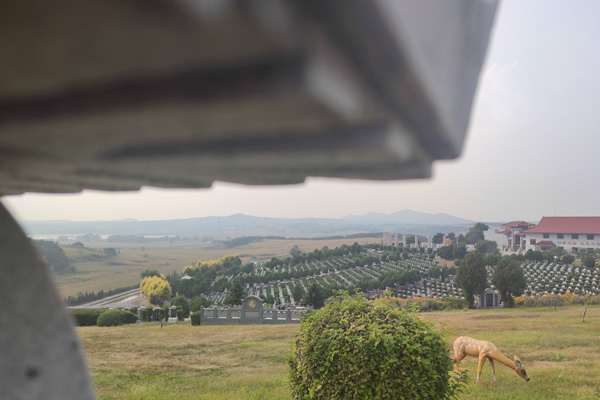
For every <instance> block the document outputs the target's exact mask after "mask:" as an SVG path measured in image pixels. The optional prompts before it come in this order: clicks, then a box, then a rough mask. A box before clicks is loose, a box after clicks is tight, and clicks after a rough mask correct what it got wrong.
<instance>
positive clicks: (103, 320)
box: [98, 310, 121, 326]
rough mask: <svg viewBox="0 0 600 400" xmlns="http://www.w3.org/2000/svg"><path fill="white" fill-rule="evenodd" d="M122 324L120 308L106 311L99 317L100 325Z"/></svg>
mask: <svg viewBox="0 0 600 400" xmlns="http://www.w3.org/2000/svg"><path fill="white" fill-rule="evenodd" d="M117 325H121V312H120V311H119V310H108V311H104V312H103V313H102V314H100V316H99V317H98V326H117Z"/></svg>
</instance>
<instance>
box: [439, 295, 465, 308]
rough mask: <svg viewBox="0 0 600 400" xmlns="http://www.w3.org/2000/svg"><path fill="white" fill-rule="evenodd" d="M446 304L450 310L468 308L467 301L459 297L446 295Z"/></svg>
mask: <svg viewBox="0 0 600 400" xmlns="http://www.w3.org/2000/svg"><path fill="white" fill-rule="evenodd" d="M444 304H445V305H446V308H447V309H448V310H463V309H465V308H467V301H466V300H465V299H461V298H459V297H446V298H444Z"/></svg>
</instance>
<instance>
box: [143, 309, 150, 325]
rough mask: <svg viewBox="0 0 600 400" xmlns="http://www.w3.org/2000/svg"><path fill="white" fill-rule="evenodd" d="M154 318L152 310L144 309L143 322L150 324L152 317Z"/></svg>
mask: <svg viewBox="0 0 600 400" xmlns="http://www.w3.org/2000/svg"><path fill="white" fill-rule="evenodd" d="M151 316H152V309H151V308H144V309H143V310H142V318H141V320H142V321H143V322H150V317H151Z"/></svg>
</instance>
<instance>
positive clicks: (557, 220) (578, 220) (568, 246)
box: [522, 217, 600, 252]
mask: <svg viewBox="0 0 600 400" xmlns="http://www.w3.org/2000/svg"><path fill="white" fill-rule="evenodd" d="M522 233H523V234H524V235H525V240H524V242H525V250H529V249H532V250H542V251H545V250H549V249H551V248H552V247H559V248H561V249H564V250H566V251H570V252H577V251H579V250H580V249H591V250H596V249H597V250H600V217H542V219H541V221H540V223H539V224H537V226H535V227H533V228H530V229H527V230H523V231H522Z"/></svg>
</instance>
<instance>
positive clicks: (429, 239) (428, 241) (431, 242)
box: [427, 236, 433, 249]
mask: <svg viewBox="0 0 600 400" xmlns="http://www.w3.org/2000/svg"><path fill="white" fill-rule="evenodd" d="M427 247H428V248H430V249H432V248H433V239H432V237H431V236H427Z"/></svg>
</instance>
